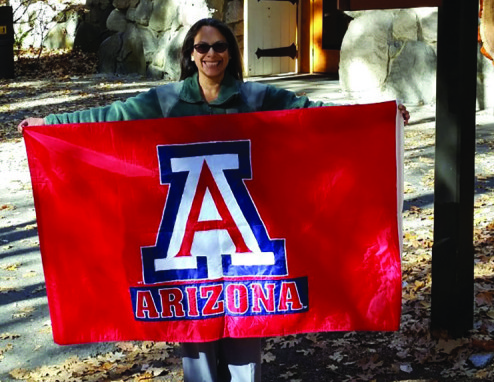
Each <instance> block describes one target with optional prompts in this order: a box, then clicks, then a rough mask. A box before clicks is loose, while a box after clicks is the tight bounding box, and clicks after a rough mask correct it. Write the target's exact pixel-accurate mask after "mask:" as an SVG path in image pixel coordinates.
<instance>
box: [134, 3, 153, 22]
mask: <svg viewBox="0 0 494 382" xmlns="http://www.w3.org/2000/svg"><path fill="white" fill-rule="evenodd" d="M152 12H153V2H152V1H151V0H141V1H140V2H139V4H138V5H137V7H136V13H135V22H136V23H137V24H140V25H145V26H147V25H149V19H150V18H151V13H152Z"/></svg>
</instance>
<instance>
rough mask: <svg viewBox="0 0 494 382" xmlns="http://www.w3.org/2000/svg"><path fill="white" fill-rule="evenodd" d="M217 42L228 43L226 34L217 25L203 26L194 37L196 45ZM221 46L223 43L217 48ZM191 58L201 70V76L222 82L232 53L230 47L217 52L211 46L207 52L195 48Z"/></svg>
mask: <svg viewBox="0 0 494 382" xmlns="http://www.w3.org/2000/svg"><path fill="white" fill-rule="evenodd" d="M215 43H226V38H225V36H223V35H222V34H221V33H220V31H219V30H218V29H216V28H215V27H210V26H203V27H202V28H201V29H199V32H197V34H196V36H195V37H194V45H196V44H207V45H213V44H215ZM221 47H222V44H219V45H217V49H219V50H221ZM223 48H224V46H223ZM206 49H207V47H206ZM191 58H192V61H194V63H195V64H196V66H197V69H198V70H199V78H204V77H205V78H207V79H210V80H214V81H218V82H221V80H222V79H223V76H224V75H225V70H226V67H227V66H228V62H229V61H230V53H229V52H228V49H226V50H225V51H223V52H217V51H215V50H214V49H213V48H212V47H210V48H209V49H208V50H207V52H205V53H200V52H198V51H197V49H196V48H194V49H193V51H192V57H191Z"/></svg>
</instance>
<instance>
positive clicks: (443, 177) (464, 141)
mask: <svg viewBox="0 0 494 382" xmlns="http://www.w3.org/2000/svg"><path fill="white" fill-rule="evenodd" d="M477 27H478V1H475V0H443V4H442V5H441V6H440V7H439V12H438V47H437V49H438V50H437V106H436V161H435V189H434V198H435V199H434V246H433V248H432V308H431V329H432V331H433V333H436V334H437V333H438V332H441V333H444V332H446V333H447V334H449V335H451V336H453V337H459V336H463V335H465V334H466V332H467V331H468V330H470V329H472V328H473V310H474V291H473V283H474V274H473V271H474V251H473V202H474V199H473V198H474V176H475V164H474V157H475V110H476V75H477V50H478V47H477Z"/></svg>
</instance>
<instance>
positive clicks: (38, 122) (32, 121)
mask: <svg viewBox="0 0 494 382" xmlns="http://www.w3.org/2000/svg"><path fill="white" fill-rule="evenodd" d="M44 124H45V120H44V119H43V118H31V117H30V118H26V119H24V120H22V121H21V123H19V124H18V125H17V131H18V132H19V133H21V134H22V130H24V128H25V127H26V126H43V125H44Z"/></svg>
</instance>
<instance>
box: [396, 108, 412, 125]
mask: <svg viewBox="0 0 494 382" xmlns="http://www.w3.org/2000/svg"><path fill="white" fill-rule="evenodd" d="M398 110H399V111H400V113H401V115H402V116H403V123H404V124H405V125H408V120H409V119H410V113H409V112H408V110H407V108H406V107H405V105H402V104H401V103H400V104H399V105H398Z"/></svg>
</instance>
